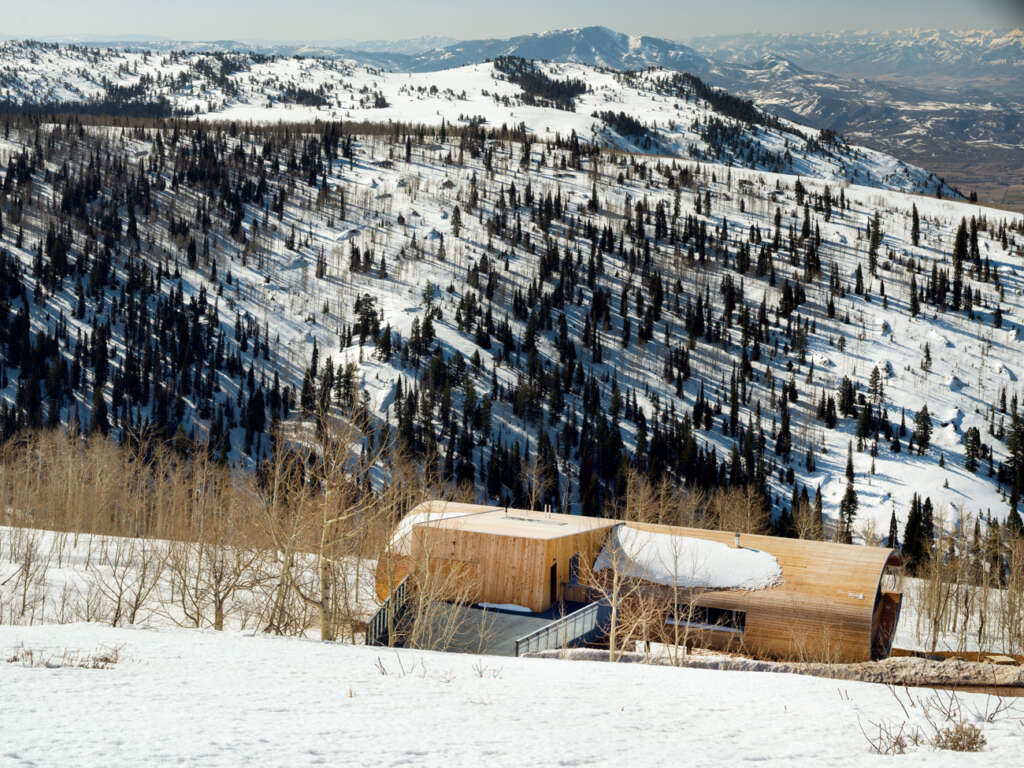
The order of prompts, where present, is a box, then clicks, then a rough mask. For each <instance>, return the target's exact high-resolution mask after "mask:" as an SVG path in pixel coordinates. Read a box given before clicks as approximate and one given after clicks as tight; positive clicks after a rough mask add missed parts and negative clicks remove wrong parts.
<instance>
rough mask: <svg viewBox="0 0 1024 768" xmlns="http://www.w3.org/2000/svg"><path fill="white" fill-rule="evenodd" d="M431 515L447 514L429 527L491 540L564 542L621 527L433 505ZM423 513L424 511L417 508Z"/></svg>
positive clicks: (512, 511) (571, 518) (603, 521)
mask: <svg viewBox="0 0 1024 768" xmlns="http://www.w3.org/2000/svg"><path fill="white" fill-rule="evenodd" d="M431 506H432V508H431V510H430V514H444V515H445V517H443V518H442V517H439V518H438V519H436V520H424V521H423V522H420V523H417V525H428V526H431V527H434V528H442V529H445V530H452V531H468V532H472V533H486V534H489V535H491V536H514V537H516V538H520V539H560V538H562V537H563V536H574V535H576V534H579V533H586V532H587V531H597V530H606V529H610V528H614V527H615V526H616V525H619V522H618V521H617V520H608V519H605V518H599V517H583V516H582V515H563V514H557V513H554V512H551V513H545V512H538V511H536V510H529V509H514V508H512V507H509V508H507V509H506V508H505V507H484V508H483V509H481V507H480V506H479V505H477V504H458V503H454V502H452V503H443V502H433V503H432V505H431ZM417 510H418V511H422V510H421V508H419V507H418V508H417Z"/></svg>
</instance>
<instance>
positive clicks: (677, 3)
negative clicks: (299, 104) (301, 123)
mask: <svg viewBox="0 0 1024 768" xmlns="http://www.w3.org/2000/svg"><path fill="white" fill-rule="evenodd" d="M5 5H6V6H7V7H6V8H5V9H4V11H3V14H2V15H0V35H3V36H5V37H10V36H36V37H50V36H64V35H124V34H140V35H150V36H161V37H171V38H176V39H189V40H211V39H224V38H232V39H236V40H237V39H274V40H333V39H356V40H369V39H398V38H406V37H418V36H420V35H444V36H448V37H455V38H461V39H470V38H481V37H509V36H511V35H517V34H523V33H527V32H541V31H545V30H549V29H555V28H561V27H577V26H589V25H592V24H602V25H605V26H608V27H612V28H613V29H616V30H619V31H621V32H627V33H642V34H648V35H654V36H657V37H665V38H673V39H680V38H685V37H690V36H694V35H704V34H719V33H732V32H754V31H762V32H787V31H792V32H810V31H821V30H842V29H872V30H880V29H902V28H908V27H925V28H972V29H979V28H991V27H1006V26H1016V25H1020V24H1022V23H1024V10H1022V7H1024V0H857V1H856V2H849V0H839V1H837V0H643V1H642V2H636V0H634V1H633V2H628V1H627V0H555V2H552V1H551V0H543V1H542V0H516V1H515V2H508V1H507V0H506V1H505V2H502V1H500V0H448V1H447V2H433V1H432V0H377V2H367V0H361V2H355V3H353V2H344V1H340V0H246V2H244V3H243V2H239V1H238V0H175V2H164V1H161V0H156V1H154V0H149V2H145V3H142V2H137V0H136V1H134V2H129V1H128V0H87V1H86V2H83V0H33V1H31V2H20V3H16V2H10V3H5Z"/></svg>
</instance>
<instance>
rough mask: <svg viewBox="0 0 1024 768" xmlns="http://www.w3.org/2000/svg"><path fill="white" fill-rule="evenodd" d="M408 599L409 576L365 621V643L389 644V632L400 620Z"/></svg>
mask: <svg viewBox="0 0 1024 768" xmlns="http://www.w3.org/2000/svg"><path fill="white" fill-rule="evenodd" d="M408 601H409V577H408V576H407V577H405V578H404V579H402V582H401V583H400V584H399V585H398V586H397V587H395V588H394V590H392V592H391V594H390V595H388V598H387V599H386V600H385V601H384V602H383V603H381V604H380V608H378V609H377V612H376V613H375V614H373V618H371V619H370V620H369V621H368V622H367V623H366V644H367V645H391V641H392V637H391V633H392V631H394V629H395V627H396V625H397V624H398V623H399V622H400V621H401V619H402V616H403V614H404V613H405V608H406V603H408Z"/></svg>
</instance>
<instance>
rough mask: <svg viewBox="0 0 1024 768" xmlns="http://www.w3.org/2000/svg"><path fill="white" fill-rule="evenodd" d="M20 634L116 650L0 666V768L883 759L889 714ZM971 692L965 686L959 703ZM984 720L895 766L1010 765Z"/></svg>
mask: <svg viewBox="0 0 1024 768" xmlns="http://www.w3.org/2000/svg"><path fill="white" fill-rule="evenodd" d="M20 644H24V645H25V646H26V647H34V648H42V647H49V648H53V649H55V650H63V649H74V650H82V651H91V650H93V649H97V648H101V647H110V646H115V647H118V648H119V649H120V651H119V654H120V660H119V661H118V662H117V664H116V665H114V667H113V668H111V669H106V670H84V669H73V668H62V669H47V668H41V667H31V668H30V667H26V666H22V665H20V664H9V663H3V664H2V665H0V680H2V681H3V689H4V690H5V691H7V692H12V691H17V692H18V696H17V703H16V704H15V705H12V703H11V701H10V700H9V701H8V703H7V704H6V705H5V706H4V709H3V715H2V717H0V743H2V745H3V746H2V747H0V764H3V765H27V764H31V765H57V764H74V765H82V766H88V765H103V766H115V765H133V766H134V765H138V764H146V765H160V764H171V763H185V764H203V765H242V764H246V763H256V764H262V765H312V764H320V763H325V762H330V763H334V764H340V765H345V764H358V765H361V766H378V765H488V766H492V765H555V764H559V765H589V766H593V765H619V766H621V765H675V764H678V763H679V762H680V761H682V760H683V759H685V760H686V762H687V763H688V764H690V765H735V764H737V763H739V762H743V761H747V760H752V759H753V760H761V761H768V762H769V764H775V765H793V764H800V765H851V766H852V765H865V764H868V763H873V762H879V763H882V762H885V761H886V758H882V757H877V756H873V755H872V754H871V753H870V751H869V749H868V746H867V743H866V741H865V739H864V737H863V736H862V734H861V731H860V729H859V728H858V725H857V722H858V718H859V719H860V720H861V721H863V722H865V724H866V723H867V722H868V721H877V720H879V719H890V720H895V719H897V718H902V712H901V711H900V707H899V704H897V702H896V701H895V700H894V699H893V697H892V695H891V694H890V693H889V691H888V690H887V689H886V688H885V687H883V686H878V685H871V684H863V683H846V682H843V683H840V684H839V685H838V686H837V683H836V681H831V680H824V679H817V678H807V677H797V676H791V675H782V674H778V675H775V674H773V675H767V674H759V673H754V672H717V671H709V670H695V669H678V668H671V667H654V666H650V667H648V666H643V665H636V664H629V665H613V664H606V663H599V662H576V661H561V660H537V659H534V660H530V659H497V658H481V657H476V656H468V655H465V656H464V655H456V654H439V653H424V652H413V651H398V652H396V651H394V650H388V649H382V648H365V647H353V646H345V645H331V644H321V643H314V642H309V641H303V640H291V639H281V638H273V637H266V636H251V635H240V634H235V633H214V632H201V631H186V630H167V631H154V630H135V629H110V628H106V627H99V626H96V625H85V624H78V625H67V626H53V625H48V626H35V627H11V626H4V627H0V648H2V649H3V652H4V659H5V661H6V658H7V657H8V656H10V651H11V649H12V648H16V647H18V646H19V645H20ZM382 670H383V671H382ZM403 670H404V671H403ZM711 692H714V695H709V694H710V693H711ZM921 695H926V692H921ZM984 698H985V697H983V696H977V695H975V696H963V697H962V699H963V701H964V702H965V710H966V711H970V709H971V708H972V707H974V706H975V705H977V706H978V707H984ZM983 728H984V732H985V735H986V737H987V739H988V743H989V747H988V750H987V754H985V755H982V756H976V757H973V758H972V757H970V756H963V755H957V754H954V753H948V752H935V751H933V750H931V749H930V748H927V747H921V748H919V749H916V750H914V748H912V752H913V753H912V754H910V755H908V756H907V757H905V758H903V761H905V762H906V763H909V764H914V765H924V764H926V763H927V764H928V765H955V764H962V763H971V764H975V763H978V764H980V760H984V761H985V763H986V764H993V761H995V762H996V763H998V762H1000V759H1002V760H1003V761H1006V764H1011V763H1013V762H1015V761H1016V758H1017V756H1018V755H1019V750H1020V748H1021V746H1024V730H1022V729H1021V727H1020V725H1019V724H1018V723H1017V720H1016V719H1015V718H1014V717H1012V716H1011V717H1007V718H1004V719H1002V720H1001V721H999V722H996V723H995V724H985V725H983ZM901 764H903V763H901Z"/></svg>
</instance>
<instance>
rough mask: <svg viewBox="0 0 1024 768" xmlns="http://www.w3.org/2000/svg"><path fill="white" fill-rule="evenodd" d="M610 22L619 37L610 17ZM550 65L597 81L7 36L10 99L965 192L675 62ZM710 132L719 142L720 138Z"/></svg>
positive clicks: (2, 85)
mask: <svg viewBox="0 0 1024 768" xmlns="http://www.w3.org/2000/svg"><path fill="white" fill-rule="evenodd" d="M604 32H605V33H607V34H608V35H609V36H611V38H612V39H616V40H617V39H618V38H617V37H615V35H614V33H611V32H610V30H604ZM540 39H544V36H541V38H540ZM619 42H621V41H619ZM635 42H637V44H638V45H639V44H640V42H642V41H635ZM627 44H628V43H627ZM516 50H520V49H519V48H516ZM534 53H536V54H538V55H539V54H541V53H543V51H541V50H538V51H535V52H534ZM590 58H592V57H590ZM599 61H601V60H600V59H599ZM453 63H456V62H454V61H453ZM537 71H538V72H539V73H541V74H542V75H543V76H544V77H546V78H548V79H549V80H553V81H557V82H560V83H564V82H567V81H570V82H571V81H578V82H581V83H583V84H585V88H583V92H582V93H578V94H577V95H575V97H573V98H572V99H571V100H570V101H571V104H569V105H565V104H561V105H559V104H554V103H552V102H550V100H545V99H543V98H541V99H537V98H531V96H533V95H534V94H532V93H530V92H528V91H527V90H524V88H529V87H530V85H529V84H528V85H527V86H524V85H523V84H522V83H521V82H519V81H516V82H513V81H512V80H513V77H512V76H510V74H509V73H508V72H502V71H498V70H496V68H495V65H494V64H493V63H484V64H470V65H465V66H458V67H455V68H453V69H445V70H442V71H435V72H427V73H418V74H411V73H396V72H385V71H383V70H381V69H378V68H374V67H367V66H361V65H357V64H355V63H354V62H344V61H338V60H333V59H321V58H313V57H303V58H298V57H296V58H275V57H264V56H259V55H255V54H242V53H231V54H220V55H207V54H200V53H149V52H129V51H116V50H102V49H100V50H98V49H92V48H83V47H71V46H55V45H46V44H42V43H22V42H7V43H3V44H0V100H6V101H9V102H11V104H12V105H14V108H15V109H17V108H18V106H19V105H47V106H48V107H49V108H51V109H59V108H61V105H66V106H65V107H64V108H65V109H74V108H75V106H78V107H81V108H84V109H88V110H90V111H95V110H97V109H105V111H108V112H115V113H117V112H122V111H123V112H126V113H128V114H132V113H135V114H144V115H150V116H164V115H170V114H175V115H185V116H189V115H201V116H203V117H204V118H206V119H214V120H238V121H261V122H276V121H287V122H299V121H310V122H311V121H314V120H332V121H333V120H344V121H374V122H380V121H395V122H404V123H424V124H428V125H432V124H436V123H439V122H441V120H442V119H445V120H447V121H448V122H450V123H453V124H460V123H461V124H467V123H471V122H472V123H479V122H480V121H483V124H484V125H486V126H487V127H498V126H503V125H504V126H508V127H510V128H511V127H514V126H518V125H520V124H525V125H526V127H527V129H528V131H529V132H530V133H531V134H532V135H534V136H536V137H537V138H540V139H542V140H550V139H553V138H554V137H555V136H556V135H557V134H561V135H562V136H568V135H569V134H570V133H572V132H575V133H576V134H577V135H578V136H579V137H580V138H581V139H583V140H587V141H596V142H598V143H600V144H603V145H607V146H614V147H620V148H623V149H627V150H631V151H640V152H648V153H652V154H665V155H675V156H679V157H685V158H691V159H698V160H712V161H717V162H722V163H726V162H728V163H730V164H732V165H738V166H742V167H748V168H756V169H760V170H771V171H779V172H784V173H794V174H803V175H810V176H815V177H818V178H823V179H836V180H838V179H844V180H847V181H851V182H853V183H857V184H864V185H868V186H879V187H883V188H886V189H901V190H905V191H921V192H925V193H929V194H930V193H932V192H933V191H934V190H935V189H936V188H937V187H941V188H942V190H943V193H944V194H946V195H952V196H957V193H956V192H955V191H954V190H952V189H951V188H949V187H948V186H946V185H945V184H943V183H942V182H941V181H939V179H938V178H936V177H935V176H934V175H933V174H930V173H928V172H927V171H925V170H923V169H920V168H917V167H914V166H911V165H907V164H905V163H903V162H902V161H900V160H898V159H896V158H893V157H891V156H888V155H885V154H883V153H881V152H878V151H875V150H871V149H867V148H863V147H856V146H849V145H847V144H845V143H844V142H843V141H842V140H841V138H839V139H838V140H836V139H833V138H823V137H822V134H821V132H820V131H818V130H815V129H811V128H805V127H801V126H797V125H795V124H791V123H787V122H779V121H778V120H777V119H776V118H773V117H769V116H767V115H764V114H763V113H760V112H758V111H757V110H756V109H749V115H754V116H755V117H754V118H753V119H754V121H755V122H754V123H751V122H750V117H749V116H747V117H744V123H738V122H737V121H736V120H735V118H736V117H737V114H730V113H728V112H726V114H723V107H722V105H721V104H710V103H708V100H707V99H708V96H707V94H706V93H705V92H702V91H701V90H700V89H702V88H703V87H704V86H703V83H700V81H696V83H698V85H696V86H695V84H694V81H692V80H688V79H686V78H685V77H683V76H680V75H678V74H677V73H676V72H674V71H672V70H671V69H651V70H647V71H645V72H643V73H640V74H633V75H623V74H619V73H617V72H614V71H607V70H597V69H594V68H593V67H591V66H586V65H583V64H571V63H570V64H540V65H537ZM542 85H543V83H542ZM567 106H568V107H570V108H566V107H567ZM731 106H733V107H734V108H735V107H736V106H739V107H742V105H735V104H734V105H731ZM556 107H558V108H556ZM601 113H614V114H615V115H618V114H619V113H622V114H624V115H626V116H628V117H629V118H632V119H633V120H634V121H636V122H637V123H638V125H636V126H633V127H630V128H629V129H626V128H623V127H622V125H618V126H616V127H609V126H608V125H607V124H606V121H602V120H600V119H598V117H597V116H598V114H601ZM711 143H715V144H716V146H717V147H718V150H717V151H710V150H709V144H711Z"/></svg>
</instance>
